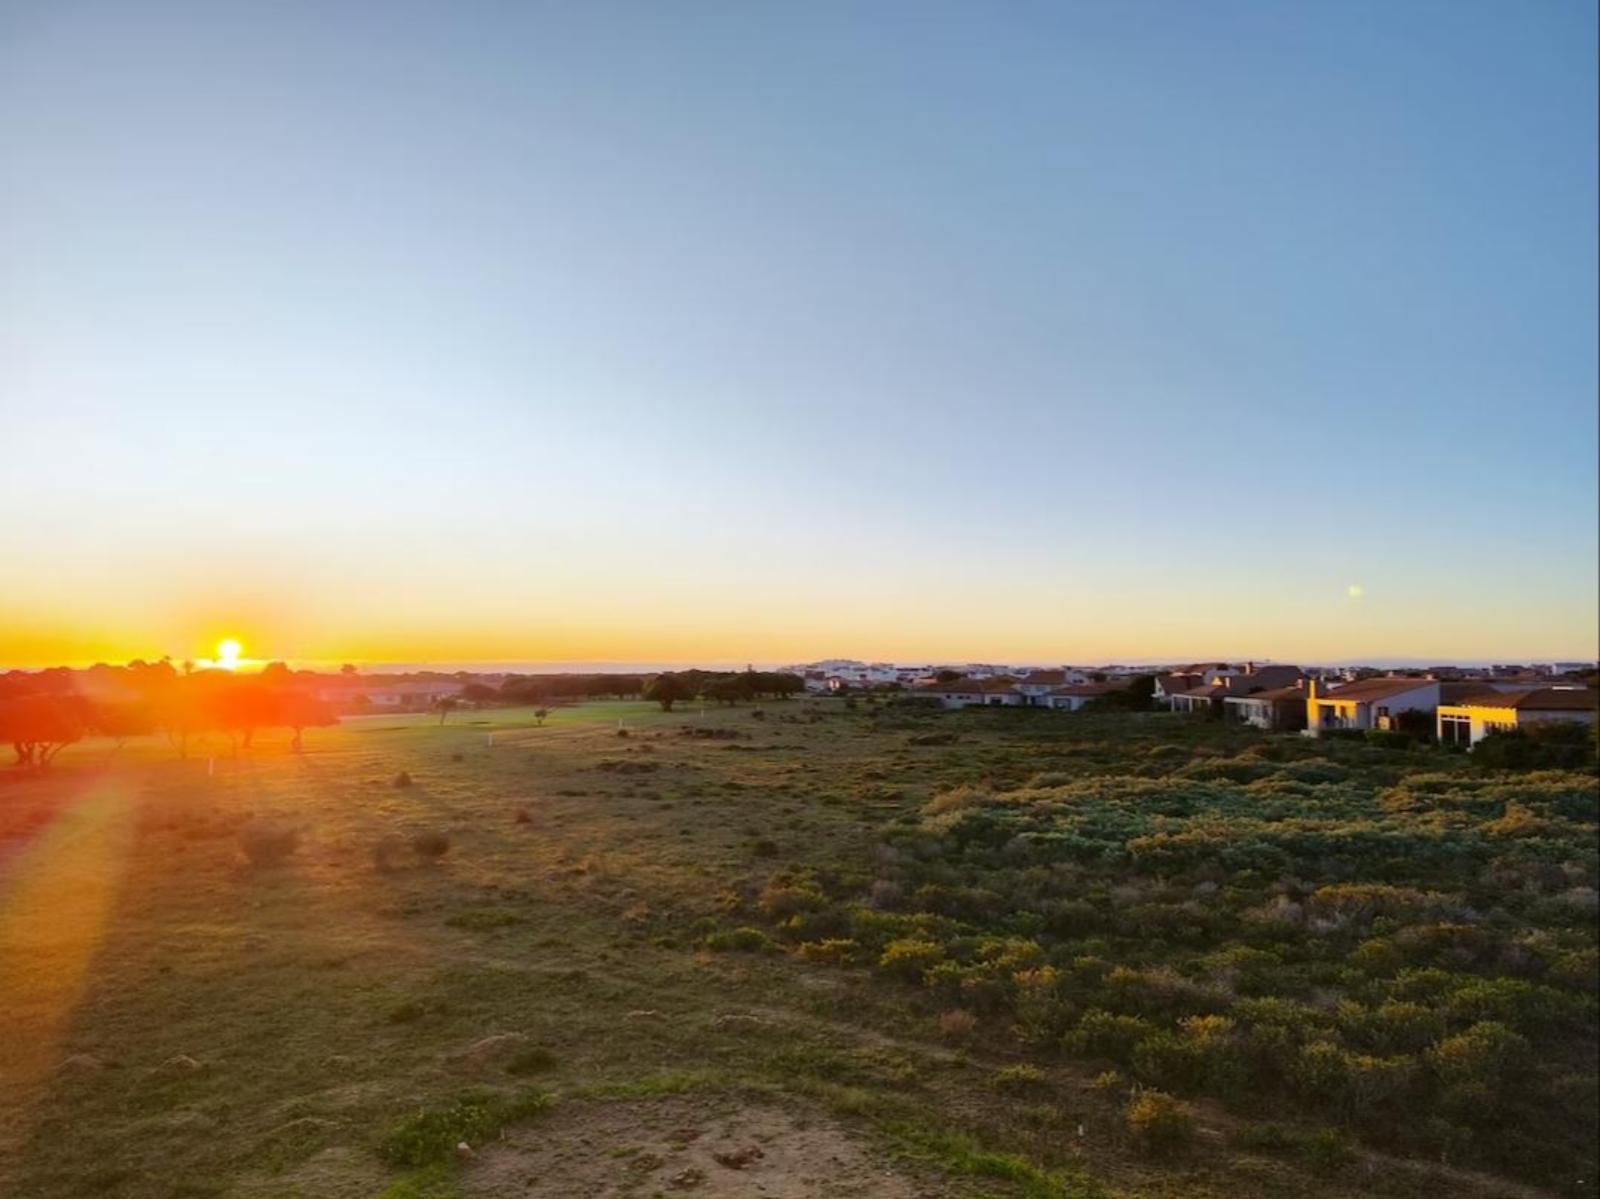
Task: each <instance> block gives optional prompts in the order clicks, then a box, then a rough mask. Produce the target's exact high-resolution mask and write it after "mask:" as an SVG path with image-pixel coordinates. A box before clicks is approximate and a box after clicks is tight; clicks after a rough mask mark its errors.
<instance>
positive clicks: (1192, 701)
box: [1172, 683, 1228, 716]
mask: <svg viewBox="0 0 1600 1199" xmlns="http://www.w3.org/2000/svg"><path fill="white" fill-rule="evenodd" d="M1227 694H1228V689H1227V688H1226V687H1224V686H1223V685H1222V684H1221V683H1210V684H1206V685H1202V686H1199V687H1191V688H1190V689H1189V690H1188V691H1184V692H1180V693H1179V694H1177V695H1174V696H1173V697H1172V710H1173V711H1174V712H1182V713H1184V714H1185V715H1188V716H1220V715H1222V700H1223V697H1224V696H1226V695H1227Z"/></svg>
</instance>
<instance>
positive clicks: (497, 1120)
mask: <svg viewBox="0 0 1600 1199" xmlns="http://www.w3.org/2000/svg"><path fill="white" fill-rule="evenodd" d="M552 1102H553V1101H552V1100H551V1098H550V1096H549V1095H546V1094H545V1093H544V1092H543V1091H534V1090H527V1091H522V1092H520V1093H518V1094H516V1095H512V1096H506V1095H497V1094H493V1093H489V1092H472V1093H469V1094H467V1095H463V1096H461V1097H460V1098H459V1099H456V1100H455V1101H454V1102H452V1103H450V1104H449V1105H448V1106H446V1107H442V1108H432V1109H429V1108H423V1109H421V1110H419V1111H418V1112H417V1113H416V1114H415V1115H411V1116H407V1117H406V1118H405V1119H403V1120H401V1121H399V1122H398V1123H396V1124H395V1125H394V1127H392V1128H391V1129H390V1130H389V1131H388V1133H387V1134H386V1135H385V1136H384V1138H383V1140H382V1142H381V1143H380V1144H379V1146H378V1153H379V1155H380V1156H381V1157H382V1158H383V1159H384V1161H386V1162H388V1163H389V1164H390V1165H392V1166H401V1167H406V1168H410V1169H416V1168H419V1167H422V1166H429V1165H433V1164H435V1163H437V1162H444V1161H449V1160H450V1159H451V1158H453V1157H454V1156H455V1152H456V1146H457V1145H459V1144H463V1143H465V1144H467V1145H481V1144H482V1143H483V1142H485V1141H487V1140H488V1139H489V1138H491V1137H492V1136H494V1135H495V1133H497V1132H499V1131H500V1129H501V1128H502V1127H504V1126H505V1125H506V1124H509V1123H512V1122H513V1121H517V1120H526V1119H529V1118H531V1117H533V1116H536V1115H539V1114H541V1113H542V1112H545V1111H548V1110H549V1108H550V1107H551V1105H552Z"/></svg>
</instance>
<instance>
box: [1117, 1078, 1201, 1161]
mask: <svg viewBox="0 0 1600 1199" xmlns="http://www.w3.org/2000/svg"><path fill="white" fill-rule="evenodd" d="M1123 1117H1124V1119H1125V1120H1126V1121H1127V1125H1128V1131H1129V1132H1131V1133H1133V1135H1134V1136H1135V1137H1137V1138H1138V1139H1139V1140H1140V1141H1141V1142H1142V1143H1143V1144H1144V1146H1145V1147H1146V1148H1147V1149H1148V1150H1149V1151H1150V1152H1152V1153H1159V1154H1165V1153H1172V1152H1175V1151H1176V1150H1179V1149H1181V1148H1183V1147H1184V1146H1185V1145H1187V1144H1188V1143H1189V1141H1190V1139H1191V1138H1192V1137H1193V1135H1194V1120H1193V1118H1192V1117H1191V1116H1190V1115H1189V1111H1188V1109H1187V1108H1185V1107H1184V1106H1183V1105H1182V1104H1181V1103H1179V1102H1178V1101H1177V1100H1176V1099H1174V1098H1173V1097H1172V1096H1171V1095H1168V1094H1166V1093H1165V1092H1163V1091H1140V1092H1139V1093H1138V1094H1136V1095H1135V1096H1134V1097H1133V1099H1132V1101H1131V1102H1129V1104H1128V1106H1127V1108H1126V1110H1125V1111H1124V1112H1123Z"/></svg>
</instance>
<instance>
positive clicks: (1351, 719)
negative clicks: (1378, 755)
mask: <svg viewBox="0 0 1600 1199" xmlns="http://www.w3.org/2000/svg"><path fill="white" fill-rule="evenodd" d="M1320 688H1321V685H1320V684H1319V683H1318V681H1317V680H1316V679H1312V680H1311V681H1310V682H1309V683H1308V684H1307V687H1306V729H1305V731H1306V735H1307V736H1310V737H1315V736H1317V735H1318V734H1320V733H1324V732H1330V731H1332V730H1335V729H1387V728H1393V727H1394V721H1395V719H1396V718H1397V717H1398V716H1399V715H1400V714H1401V713H1402V712H1427V713H1429V714H1432V713H1433V712H1434V711H1435V710H1436V709H1437V708H1438V707H1439V680H1438V679H1411V678H1397V677H1393V676H1389V677H1385V678H1377V679H1362V680H1361V681H1360V682H1357V683H1346V684H1344V685H1343V686H1342V687H1334V688H1333V689H1331V690H1330V691H1328V692H1326V693H1324V692H1322V691H1321V689H1320Z"/></svg>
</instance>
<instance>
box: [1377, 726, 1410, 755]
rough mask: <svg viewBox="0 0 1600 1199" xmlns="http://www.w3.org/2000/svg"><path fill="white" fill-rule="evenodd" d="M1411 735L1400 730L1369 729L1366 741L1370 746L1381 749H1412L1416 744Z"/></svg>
mask: <svg viewBox="0 0 1600 1199" xmlns="http://www.w3.org/2000/svg"><path fill="white" fill-rule="evenodd" d="M1414 740H1415V739H1414V738H1413V737H1412V736H1411V734H1410V733H1406V732H1402V731H1401V730H1399V729H1367V730H1366V741H1367V744H1368V745H1376V746H1377V747H1378V748H1379V749H1398V750H1406V749H1410V748H1411V746H1412V745H1413V744H1414Z"/></svg>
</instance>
